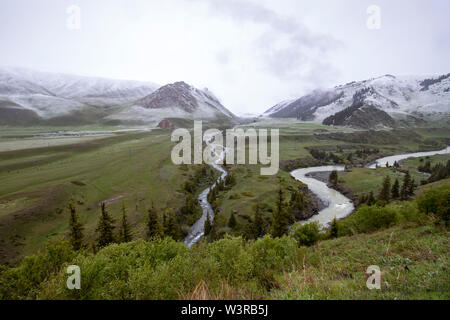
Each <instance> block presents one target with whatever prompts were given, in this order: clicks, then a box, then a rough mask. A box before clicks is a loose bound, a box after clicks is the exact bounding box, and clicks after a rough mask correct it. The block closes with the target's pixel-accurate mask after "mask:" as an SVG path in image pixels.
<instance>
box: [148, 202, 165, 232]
mask: <svg viewBox="0 0 450 320" xmlns="http://www.w3.org/2000/svg"><path fill="white" fill-rule="evenodd" d="M162 236H163V230H162V227H161V223H160V222H159V218H158V213H157V212H156V210H155V209H154V207H153V204H152V206H151V207H150V208H149V209H148V221H147V237H148V238H150V239H151V238H161V237H162Z"/></svg>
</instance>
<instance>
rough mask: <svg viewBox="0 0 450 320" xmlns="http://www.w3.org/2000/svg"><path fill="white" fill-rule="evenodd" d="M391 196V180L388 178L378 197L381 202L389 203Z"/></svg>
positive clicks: (384, 181)
mask: <svg viewBox="0 0 450 320" xmlns="http://www.w3.org/2000/svg"><path fill="white" fill-rule="evenodd" d="M390 196H391V178H390V177H389V176H386V177H385V178H384V180H383V185H382V187H381V191H380V194H379V195H378V199H379V200H381V201H385V202H388V201H389V198H390Z"/></svg>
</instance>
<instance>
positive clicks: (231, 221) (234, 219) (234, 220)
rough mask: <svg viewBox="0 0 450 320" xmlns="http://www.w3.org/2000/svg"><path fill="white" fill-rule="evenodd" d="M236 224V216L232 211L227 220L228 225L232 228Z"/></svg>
mask: <svg viewBox="0 0 450 320" xmlns="http://www.w3.org/2000/svg"><path fill="white" fill-rule="evenodd" d="M236 225H237V221H236V217H235V216H234V213H233V212H231V215H230V219H229V220H228V227H230V228H231V229H234V228H235V227H236Z"/></svg>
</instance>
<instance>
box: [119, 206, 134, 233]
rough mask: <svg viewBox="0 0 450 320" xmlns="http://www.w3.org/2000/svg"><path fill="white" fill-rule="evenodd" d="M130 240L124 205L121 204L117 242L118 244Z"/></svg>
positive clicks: (129, 229)
mask: <svg viewBox="0 0 450 320" xmlns="http://www.w3.org/2000/svg"><path fill="white" fill-rule="evenodd" d="M131 240H132V234H131V228H130V224H129V223H128V219H127V210H126V208H125V203H123V204H122V223H121V225H120V230H119V241H120V242H130V241H131Z"/></svg>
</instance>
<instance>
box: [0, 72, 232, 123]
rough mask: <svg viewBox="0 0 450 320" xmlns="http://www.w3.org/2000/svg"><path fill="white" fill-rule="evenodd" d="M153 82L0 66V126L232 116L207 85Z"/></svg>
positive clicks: (140, 121)
mask: <svg viewBox="0 0 450 320" xmlns="http://www.w3.org/2000/svg"><path fill="white" fill-rule="evenodd" d="M158 87H159V86H158V85H156V84H153V83H151V82H139V81H127V80H110V79H103V78H90V77H80V76H74V75H65V74H51V73H45V72H38V71H33V70H28V69H18V68H0V116H1V119H0V125H33V124H51V125H68V124H70V125H77V124H87V123H99V122H107V123H110V124H120V123H129V124H155V122H156V123H157V122H159V121H160V120H162V119H164V118H177V117H179V118H183V119H223V118H225V119H234V118H235V116H234V115H233V114H232V113H231V112H230V111H228V110H227V109H226V108H225V107H224V106H223V105H222V104H221V103H220V101H219V100H218V99H217V98H216V97H215V96H214V95H213V94H212V93H211V92H210V91H209V90H208V89H205V90H199V89H196V88H194V87H192V86H190V85H188V84H186V83H184V82H177V83H174V84H170V85H167V86H164V87H161V88H160V89H158ZM155 90H156V91H155Z"/></svg>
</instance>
